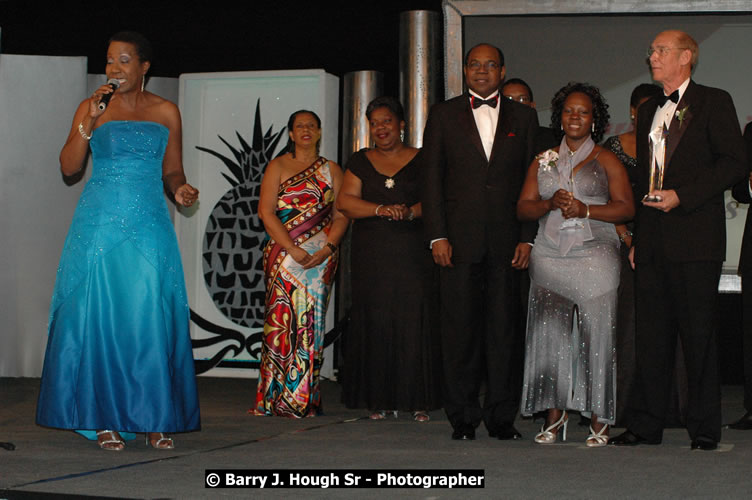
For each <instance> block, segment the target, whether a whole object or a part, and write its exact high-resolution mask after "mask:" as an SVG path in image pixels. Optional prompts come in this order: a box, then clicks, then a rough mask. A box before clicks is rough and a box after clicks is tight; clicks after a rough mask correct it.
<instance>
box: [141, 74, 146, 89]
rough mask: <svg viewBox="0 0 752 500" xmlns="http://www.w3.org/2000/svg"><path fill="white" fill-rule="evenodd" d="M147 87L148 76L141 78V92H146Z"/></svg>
mask: <svg viewBox="0 0 752 500" xmlns="http://www.w3.org/2000/svg"><path fill="white" fill-rule="evenodd" d="M145 86H146V75H142V76H141V92H143V91H144V87H145Z"/></svg>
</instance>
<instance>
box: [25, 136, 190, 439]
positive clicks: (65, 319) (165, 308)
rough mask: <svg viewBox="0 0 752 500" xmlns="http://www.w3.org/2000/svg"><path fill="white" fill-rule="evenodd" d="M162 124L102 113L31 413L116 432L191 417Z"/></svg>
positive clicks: (64, 424)
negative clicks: (112, 117)
mask: <svg viewBox="0 0 752 500" xmlns="http://www.w3.org/2000/svg"><path fill="white" fill-rule="evenodd" d="M168 136H169V130H168V129H167V128H166V127H164V126H163V125H160V124H158V123H154V122H141V121H110V122H106V123H104V124H102V125H101V126H99V127H98V128H97V129H95V130H94V132H93V133H92V138H91V143H90V144H91V151H92V160H93V168H92V176H91V179H90V180H89V182H88V183H87V184H86V187H85V188H84V191H83V193H82V194H81V198H80V200H79V202H78V207H77V208H76V212H75V214H74V216H73V222H72V223H71V227H70V231H69V232H68V237H67V238H66V240H65V246H64V247H63V253H62V257H61V258H60V266H59V267H58V270H57V278H56V281H55V290H54V293H53V296H52V305H51V307H50V318H49V325H48V335H49V337H48V341H47V351H46V354H45V359H44V369H43V372H42V382H41V388H40V393H39V401H38V404H37V423H38V424H40V425H44V426H48V427H57V428H62V429H78V430H85V431H90V432H82V434H84V435H86V436H87V437H89V438H92V437H94V431H95V430H97V429H113V430H117V431H125V432H158V431H161V432H184V431H191V430H197V429H199V427H200V417H199V407H198V395H197V392H196V378H195V372H194V368H193V355H192V350H191V339H190V333H189V320H190V312H189V309H188V298H187V294H186V290H185V281H184V278H183V267H182V264H181V260H180V252H179V249H178V244H177V238H176V237H175V230H174V229H173V226H172V222H171V221H170V216H169V212H168V210H167V204H166V202H165V199H164V195H163V189H164V188H163V184H162V159H163V157H164V153H165V148H166V146H167V138H168Z"/></svg>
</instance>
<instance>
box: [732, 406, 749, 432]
mask: <svg viewBox="0 0 752 500" xmlns="http://www.w3.org/2000/svg"><path fill="white" fill-rule="evenodd" d="M726 428H727V429H735V430H737V431H749V430H752V411H748V412H747V413H745V414H744V416H743V417H742V418H740V419H739V420H737V421H736V422H734V423H733V424H728V425H727V426H726Z"/></svg>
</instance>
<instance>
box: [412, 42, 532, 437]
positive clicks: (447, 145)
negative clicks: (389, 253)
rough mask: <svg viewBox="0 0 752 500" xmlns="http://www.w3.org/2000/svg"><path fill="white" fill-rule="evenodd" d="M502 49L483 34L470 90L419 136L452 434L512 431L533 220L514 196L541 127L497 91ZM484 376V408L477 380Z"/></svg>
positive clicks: (468, 79)
mask: <svg viewBox="0 0 752 500" xmlns="http://www.w3.org/2000/svg"><path fill="white" fill-rule="evenodd" d="M504 72H505V67H504V56H503V54H502V52H501V50H499V49H498V48H496V47H493V46H491V45H488V44H480V45H477V46H475V47H473V48H472V49H470V51H469V52H468V54H467V56H466V57H465V67H464V75H465V83H466V84H467V87H468V92H467V93H465V94H462V95H461V96H459V97H455V98H454V99H450V100H448V101H445V102H442V103H439V104H436V105H435V106H433V108H432V109H431V112H430V114H429V116H428V121H427V123H426V129H425V133H424V136H423V152H422V164H423V168H424V175H425V184H424V192H423V219H424V225H425V228H426V237H427V239H428V240H429V241H430V242H431V252H432V254H433V258H434V261H435V262H436V264H438V265H439V266H441V269H440V281H439V283H440V296H441V328H440V329H441V332H440V334H441V347H442V351H443V354H442V355H443V373H444V388H445V390H444V408H445V410H446V412H447V416H448V417H449V421H450V423H451V424H452V427H453V429H454V431H453V433H452V438H453V439H474V438H475V428H476V427H477V426H478V425H479V424H480V421H481V419H483V420H484V422H485V424H486V428H487V429H488V431H489V435H491V436H492V437H498V438H499V439H518V438H520V434H519V432H517V430H516V429H515V428H514V425H513V423H514V419H515V417H516V416H517V412H518V410H519V398H520V391H521V368H522V367H521V364H520V360H521V355H520V351H521V350H522V347H523V342H524V338H522V337H521V336H520V334H519V330H518V329H517V320H518V307H519V305H518V304H519V292H518V286H517V280H518V276H517V275H516V273H517V271H516V269H524V268H526V267H527V264H528V259H529V256H530V245H529V244H527V243H522V242H525V241H528V242H529V241H532V238H533V237H534V234H533V231H534V230H535V226H534V225H532V226H530V225H528V226H525V227H526V228H527V232H526V233H525V234H523V233H522V231H521V228H522V226H521V225H520V223H519V222H518V221H517V216H516V208H515V207H516V204H517V198H518V197H519V194H520V189H521V187H522V182H523V180H524V177H525V172H526V169H527V165H528V163H529V162H530V161H531V159H532V155H533V141H534V139H535V134H536V132H537V130H538V119H537V116H536V114H535V111H534V110H533V109H531V108H529V107H527V106H523V105H521V104H519V103H517V102H512V101H510V100H507V99H500V98H499V84H500V83H501V80H502V79H503V77H504ZM483 382H485V383H486V394H485V398H484V404H483V409H482V410H481V406H480V403H479V400H478V398H479V393H480V387H481V384H482V383H483Z"/></svg>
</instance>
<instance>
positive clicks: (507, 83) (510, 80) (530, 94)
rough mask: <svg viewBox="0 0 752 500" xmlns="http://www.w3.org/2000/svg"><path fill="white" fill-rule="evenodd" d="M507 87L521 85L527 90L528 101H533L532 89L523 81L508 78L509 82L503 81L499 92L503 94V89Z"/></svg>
mask: <svg viewBox="0 0 752 500" xmlns="http://www.w3.org/2000/svg"><path fill="white" fill-rule="evenodd" d="M507 85H522V86H523V87H525V88H526V89H527V95H529V96H530V101H531V102H532V101H534V100H535V99H533V89H531V88H530V85H528V84H527V82H526V81H525V80H523V79H522V78H510V79H509V80H504V83H502V84H501V92H502V93H504V87H506V86H507Z"/></svg>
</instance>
